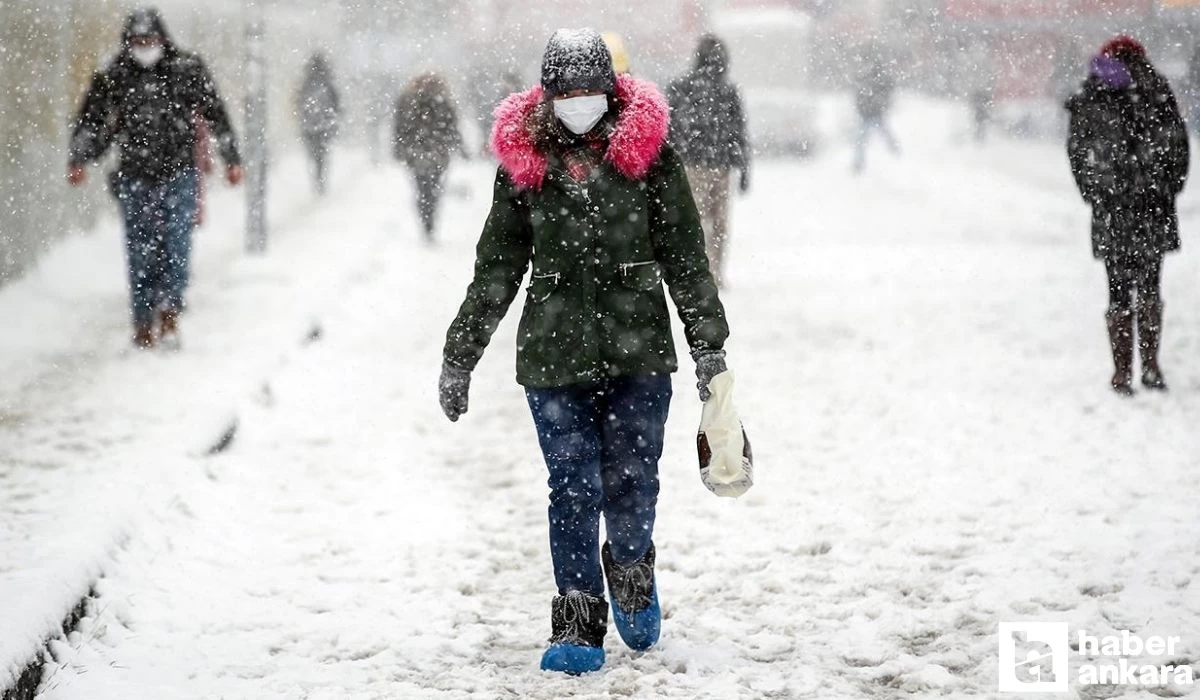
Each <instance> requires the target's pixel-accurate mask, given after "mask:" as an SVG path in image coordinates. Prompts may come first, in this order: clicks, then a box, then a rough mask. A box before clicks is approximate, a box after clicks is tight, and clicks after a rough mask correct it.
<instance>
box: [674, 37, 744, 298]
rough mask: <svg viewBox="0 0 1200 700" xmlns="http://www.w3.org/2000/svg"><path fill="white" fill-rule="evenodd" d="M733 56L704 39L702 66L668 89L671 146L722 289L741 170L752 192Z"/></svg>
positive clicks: (699, 63)
mask: <svg viewBox="0 0 1200 700" xmlns="http://www.w3.org/2000/svg"><path fill="white" fill-rule="evenodd" d="M728 71H729V53H728V51H727V50H726V48H725V44H724V43H723V42H722V41H721V40H720V39H718V38H717V37H716V36H713V35H712V34H706V35H704V36H702V37H700V43H699V45H698V46H697V47H696V64H695V67H694V68H693V69H692V71H691V72H690V73H688V74H687V75H684V76H683V77H681V78H679V79H677V80H675V81H674V82H672V83H671V85H670V86H669V87H668V88H667V97H668V100H669V101H670V104H671V144H672V145H673V146H674V147H675V148H676V150H677V151H678V153H679V157H680V158H681V159H682V160H683V162H684V164H685V165H686V166H687V171H688V181H689V182H690V183H691V185H692V194H693V196H694V197H695V199H696V206H697V207H698V208H699V209H700V219H701V221H702V222H703V224H704V232H705V235H706V238H707V246H708V259H709V261H710V265H711V267H712V272H713V275H714V276H715V277H716V280H717V284H718V285H721V284H723V282H724V279H725V259H726V252H727V250H728V248H729V187H730V177H731V174H732V172H733V171H734V170H740V171H741V179H740V181H739V184H740V188H741V191H742V192H743V193H745V192H748V191H749V190H750V146H749V144H748V143H747V140H746V118H745V114H744V113H743V111H742V99H741V96H740V95H739V94H738V90H737V88H736V87H735V86H734V85H733V84H731V83H730V82H729V80H728V78H727V73H728Z"/></svg>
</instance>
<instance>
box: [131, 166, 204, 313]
mask: <svg viewBox="0 0 1200 700" xmlns="http://www.w3.org/2000/svg"><path fill="white" fill-rule="evenodd" d="M198 183H199V176H198V175H197V173H196V171H195V170H188V171H186V172H184V173H181V174H179V175H176V176H175V177H174V178H172V179H171V180H168V181H167V182H165V183H153V182H145V181H142V180H132V179H121V178H118V179H116V180H115V181H114V191H115V192H116V195H117V202H118V203H119V204H120V206H121V213H122V215H123V217H124V219H125V254H126V261H127V263H128V272H129V292H130V307H131V311H132V314H133V321H134V323H136V324H138V325H150V324H151V323H153V321H154V311H155V310H156V309H166V310H171V311H181V310H182V309H183V306H184V295H185V294H186V292H187V285H188V279H189V270H190V265H191V254H192V230H193V229H194V228H195V226H196V191H197V187H198Z"/></svg>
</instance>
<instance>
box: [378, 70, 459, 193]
mask: <svg viewBox="0 0 1200 700" xmlns="http://www.w3.org/2000/svg"><path fill="white" fill-rule="evenodd" d="M462 145H463V140H462V133H461V132H460V131H459V129H458V110H456V109H455V108H454V103H453V98H452V96H451V95H450V90H449V88H448V87H447V86H446V84H445V82H444V81H443V80H442V79H441V78H438V77H435V76H431V75H426V76H421V77H419V78H417V79H416V80H414V81H413V82H412V84H410V85H409V87H408V88H407V89H406V90H405V91H404V92H403V93H402V94H401V95H400V98H399V99H398V100H396V115H395V129H394V131H393V137H392V153H393V155H395V156H396V159H397V160H399V161H402V162H403V163H404V164H405V165H407V166H409V167H410V168H414V169H418V170H426V169H434V170H445V169H446V167H447V166H448V165H449V164H450V156H451V154H452V153H454V152H455V151H458V150H461V149H462Z"/></svg>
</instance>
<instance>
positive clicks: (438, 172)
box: [412, 163, 446, 238]
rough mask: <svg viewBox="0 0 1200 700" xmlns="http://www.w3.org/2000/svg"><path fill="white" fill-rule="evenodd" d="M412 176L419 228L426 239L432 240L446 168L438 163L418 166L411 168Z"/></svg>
mask: <svg viewBox="0 0 1200 700" xmlns="http://www.w3.org/2000/svg"><path fill="white" fill-rule="evenodd" d="M412 174H413V184H414V185H415V187H416V190H417V213H418V214H419V215H420V217H421V227H422V229H423V230H424V231H425V236H426V237H427V238H433V229H434V226H435V225H436V223H437V210H438V203H439V202H441V199H442V181H443V180H444V179H445V177H446V167H445V166H444V165H442V164H440V163H429V164H420V165H416V166H414V167H413V169H412Z"/></svg>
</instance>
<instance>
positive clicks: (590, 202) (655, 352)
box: [444, 76, 729, 388]
mask: <svg viewBox="0 0 1200 700" xmlns="http://www.w3.org/2000/svg"><path fill="white" fill-rule="evenodd" d="M615 102H616V104H617V105H618V111H617V116H616V118H615V120H613V121H612V122H611V126H610V127H609V128H610V133H609V135H608V140H607V147H606V148H607V150H606V153H605V155H604V159H603V163H602V164H600V165H599V166H598V167H596V168H594V169H593V170H592V171H591V174H590V176H588V177H587V178H585V179H584V180H582V181H576V180H575V178H573V177H572V176H571V175H570V174H568V172H567V170H566V168H565V166H564V165H563V162H562V160H561V159H560V158H559V157H557V156H556V155H555V154H553V153H547V152H545V150H544V149H540V148H539V147H538V145H537V143H538V138H537V137H536V136H535V135H534V133H533V132H534V131H535V130H536V127H537V119H538V117H539V115H541V114H542V113H544V112H545V110H543V109H542V108H541V104H542V91H541V89H540V88H534V89H533V90H530V91H528V92H525V93H520V94H517V95H513V96H512V97H510V98H508V99H507V100H506V101H505V102H504V103H502V104H501V106H500V107H499V109H498V110H497V120H496V125H495V128H494V130H493V135H492V147H493V150H494V152H495V154H496V156H497V157H498V158H499V159H500V164H501V165H500V169H499V172H498V173H497V176H496V183H495V189H494V196H493V203H492V210H491V213H490V215H489V216H488V220H487V223H486V224H485V225H484V229H483V235H482V236H481V237H480V240H479V245H478V248H477V253H476V261H475V277H474V279H473V281H472V282H471V285H470V287H468V289H467V296H466V300H465V301H464V302H463V304H462V307H461V308H460V309H459V312H458V316H457V318H455V320H454V322H453V323H452V324H451V326H450V330H449V332H448V333H447V336H446V346H445V350H444V358H445V360H446V362H448V363H449V364H451V365H454V366H456V367H460V368H462V369H466V370H473V369H474V368H475V365H476V364H477V363H478V362H479V358H480V357H481V356H482V355H483V351H484V348H486V347H487V344H488V341H489V340H490V339H491V337H492V333H493V332H494V331H495V330H496V326H497V325H499V323H500V320H501V319H502V318H503V317H504V314H505V312H506V311H507V310H508V307H509V305H510V304H511V303H512V301H513V299H514V298H515V297H516V294H517V291H518V289H519V287H520V284H521V281H522V279H524V277H525V273H526V270H527V269H528V268H529V266H530V263H531V262H532V265H533V272H532V275H531V277H530V281H529V286H528V289H527V295H526V301H525V310H524V312H523V313H522V316H521V324H520V328H519V330H518V336H517V381H518V382H520V383H521V384H522V385H524V386H527V387H533V388H548V387H557V386H565V385H569V384H577V383H584V382H592V381H597V380H601V379H604V378H608V377H619V376H627V377H628V376H646V375H654V374H662V373H668V372H674V371H675V370H676V369H677V368H678V360H677V359H676V356H675V347H674V341H673V340H672V337H671V321H670V315H669V312H668V309H667V301H666V295H665V294H664V290H663V283H664V282H666V284H667V287H668V288H669V289H670V292H671V297H672V299H673V300H674V302H675V306H676V308H677V310H678V312H679V316H680V318H681V319H682V321H683V325H684V329H685V332H686V334H687V340H688V344H689V346H690V347H691V349H692V351H693V352H697V351H701V352H702V351H706V350H719V349H721V348H722V346H723V345H724V342H725V339H726V337H727V336H728V335H729V328H728V326H727V324H726V322H725V312H724V309H723V308H722V306H721V302H720V299H719V298H718V295H717V287H716V284H715V283H714V282H713V277H712V275H711V273H710V272H709V269H708V257H707V256H706V254H705V250H704V234H703V231H702V230H701V227H700V217H699V215H698V213H697V211H696V205H695V203H694V202H693V201H692V195H691V191H690V189H689V187H688V182H687V176H686V174H685V172H684V168H683V165H682V163H681V161H680V160H679V157H678V156H677V155H676V154H675V153H674V151H672V150H671V149H670V147H668V146H667V145H666V137H667V131H668V127H669V116H668V114H669V113H668V107H667V105H666V101H665V99H664V98H663V97H662V95H661V93H659V91H658V90H657V89H656V88H655V87H654V86H653V85H652V84H650V83H648V82H645V81H642V80H639V79H637V78H633V77H630V76H621V77H620V78H618V82H617V90H616V95H615Z"/></svg>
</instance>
